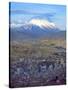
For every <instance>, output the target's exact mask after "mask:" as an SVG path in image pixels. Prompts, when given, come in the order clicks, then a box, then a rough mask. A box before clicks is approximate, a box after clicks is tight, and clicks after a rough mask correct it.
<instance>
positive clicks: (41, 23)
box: [29, 19, 56, 29]
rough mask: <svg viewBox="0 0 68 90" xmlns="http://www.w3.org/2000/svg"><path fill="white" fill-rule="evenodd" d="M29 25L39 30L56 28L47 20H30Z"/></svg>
mask: <svg viewBox="0 0 68 90" xmlns="http://www.w3.org/2000/svg"><path fill="white" fill-rule="evenodd" d="M29 23H30V24H33V25H37V26H39V27H40V28H51V29H52V28H56V25H55V24H54V23H52V22H49V21H47V20H41V19H32V20H31V21H30V22H29Z"/></svg>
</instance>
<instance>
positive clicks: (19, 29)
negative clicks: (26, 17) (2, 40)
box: [10, 19, 66, 40]
mask: <svg viewBox="0 0 68 90" xmlns="http://www.w3.org/2000/svg"><path fill="white" fill-rule="evenodd" d="M65 34H66V32H65V31H61V30H60V29H58V28H57V27H56V25H55V24H54V23H52V22H48V21H45V20H39V19H32V20H31V21H29V23H26V24H16V25H15V24H12V25H11V26H10V39H11V40H23V39H40V38H65V36H66V35H65Z"/></svg>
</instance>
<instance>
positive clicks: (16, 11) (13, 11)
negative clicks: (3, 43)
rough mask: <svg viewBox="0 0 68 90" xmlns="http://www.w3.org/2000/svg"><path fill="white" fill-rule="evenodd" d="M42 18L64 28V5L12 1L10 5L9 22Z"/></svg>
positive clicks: (22, 21) (23, 21)
mask: <svg viewBox="0 0 68 90" xmlns="http://www.w3.org/2000/svg"><path fill="white" fill-rule="evenodd" d="M36 18H37V19H44V20H48V21H49V22H53V23H55V24H56V26H57V27H58V28H60V29H61V30H65V29H66V6H64V5H50V4H34V3H19V2H12V3H11V5H10V21H11V23H25V22H28V21H29V20H31V19H36Z"/></svg>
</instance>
